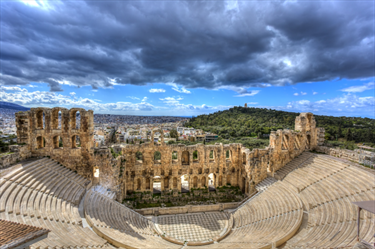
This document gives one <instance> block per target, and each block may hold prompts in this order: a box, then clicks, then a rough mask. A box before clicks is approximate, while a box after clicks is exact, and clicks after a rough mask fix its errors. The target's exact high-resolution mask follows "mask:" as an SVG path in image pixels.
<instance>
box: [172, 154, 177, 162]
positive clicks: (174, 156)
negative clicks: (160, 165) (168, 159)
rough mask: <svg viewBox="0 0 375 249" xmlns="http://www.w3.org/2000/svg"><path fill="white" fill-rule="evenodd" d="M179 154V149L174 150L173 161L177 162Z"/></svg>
mask: <svg viewBox="0 0 375 249" xmlns="http://www.w3.org/2000/svg"><path fill="white" fill-rule="evenodd" d="M177 156H178V154H177V151H173V152H172V163H177V162H178V157H177Z"/></svg>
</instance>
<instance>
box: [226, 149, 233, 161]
mask: <svg viewBox="0 0 375 249" xmlns="http://www.w3.org/2000/svg"><path fill="white" fill-rule="evenodd" d="M225 159H226V161H227V162H230V161H232V151H230V150H227V151H226V152H225Z"/></svg>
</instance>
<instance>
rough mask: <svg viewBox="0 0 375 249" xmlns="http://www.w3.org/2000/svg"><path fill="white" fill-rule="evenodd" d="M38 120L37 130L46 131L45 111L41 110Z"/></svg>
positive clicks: (37, 115)
mask: <svg viewBox="0 0 375 249" xmlns="http://www.w3.org/2000/svg"><path fill="white" fill-rule="evenodd" d="M36 119H37V123H36V124H37V128H38V129H44V128H45V114H44V112H43V110H39V111H37V113H36Z"/></svg>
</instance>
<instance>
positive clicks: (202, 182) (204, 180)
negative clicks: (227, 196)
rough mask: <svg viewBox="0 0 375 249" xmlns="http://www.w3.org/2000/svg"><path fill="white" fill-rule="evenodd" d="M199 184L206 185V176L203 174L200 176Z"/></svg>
mask: <svg viewBox="0 0 375 249" xmlns="http://www.w3.org/2000/svg"><path fill="white" fill-rule="evenodd" d="M201 186H202V187H203V188H204V187H206V177H205V176H202V178H201Z"/></svg>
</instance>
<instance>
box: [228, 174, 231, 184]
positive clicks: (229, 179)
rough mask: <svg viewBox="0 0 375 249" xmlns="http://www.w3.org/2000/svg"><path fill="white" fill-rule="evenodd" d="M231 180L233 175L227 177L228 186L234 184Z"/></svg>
mask: <svg viewBox="0 0 375 249" xmlns="http://www.w3.org/2000/svg"><path fill="white" fill-rule="evenodd" d="M231 178H232V175H227V185H231V184H232V181H231Z"/></svg>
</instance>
